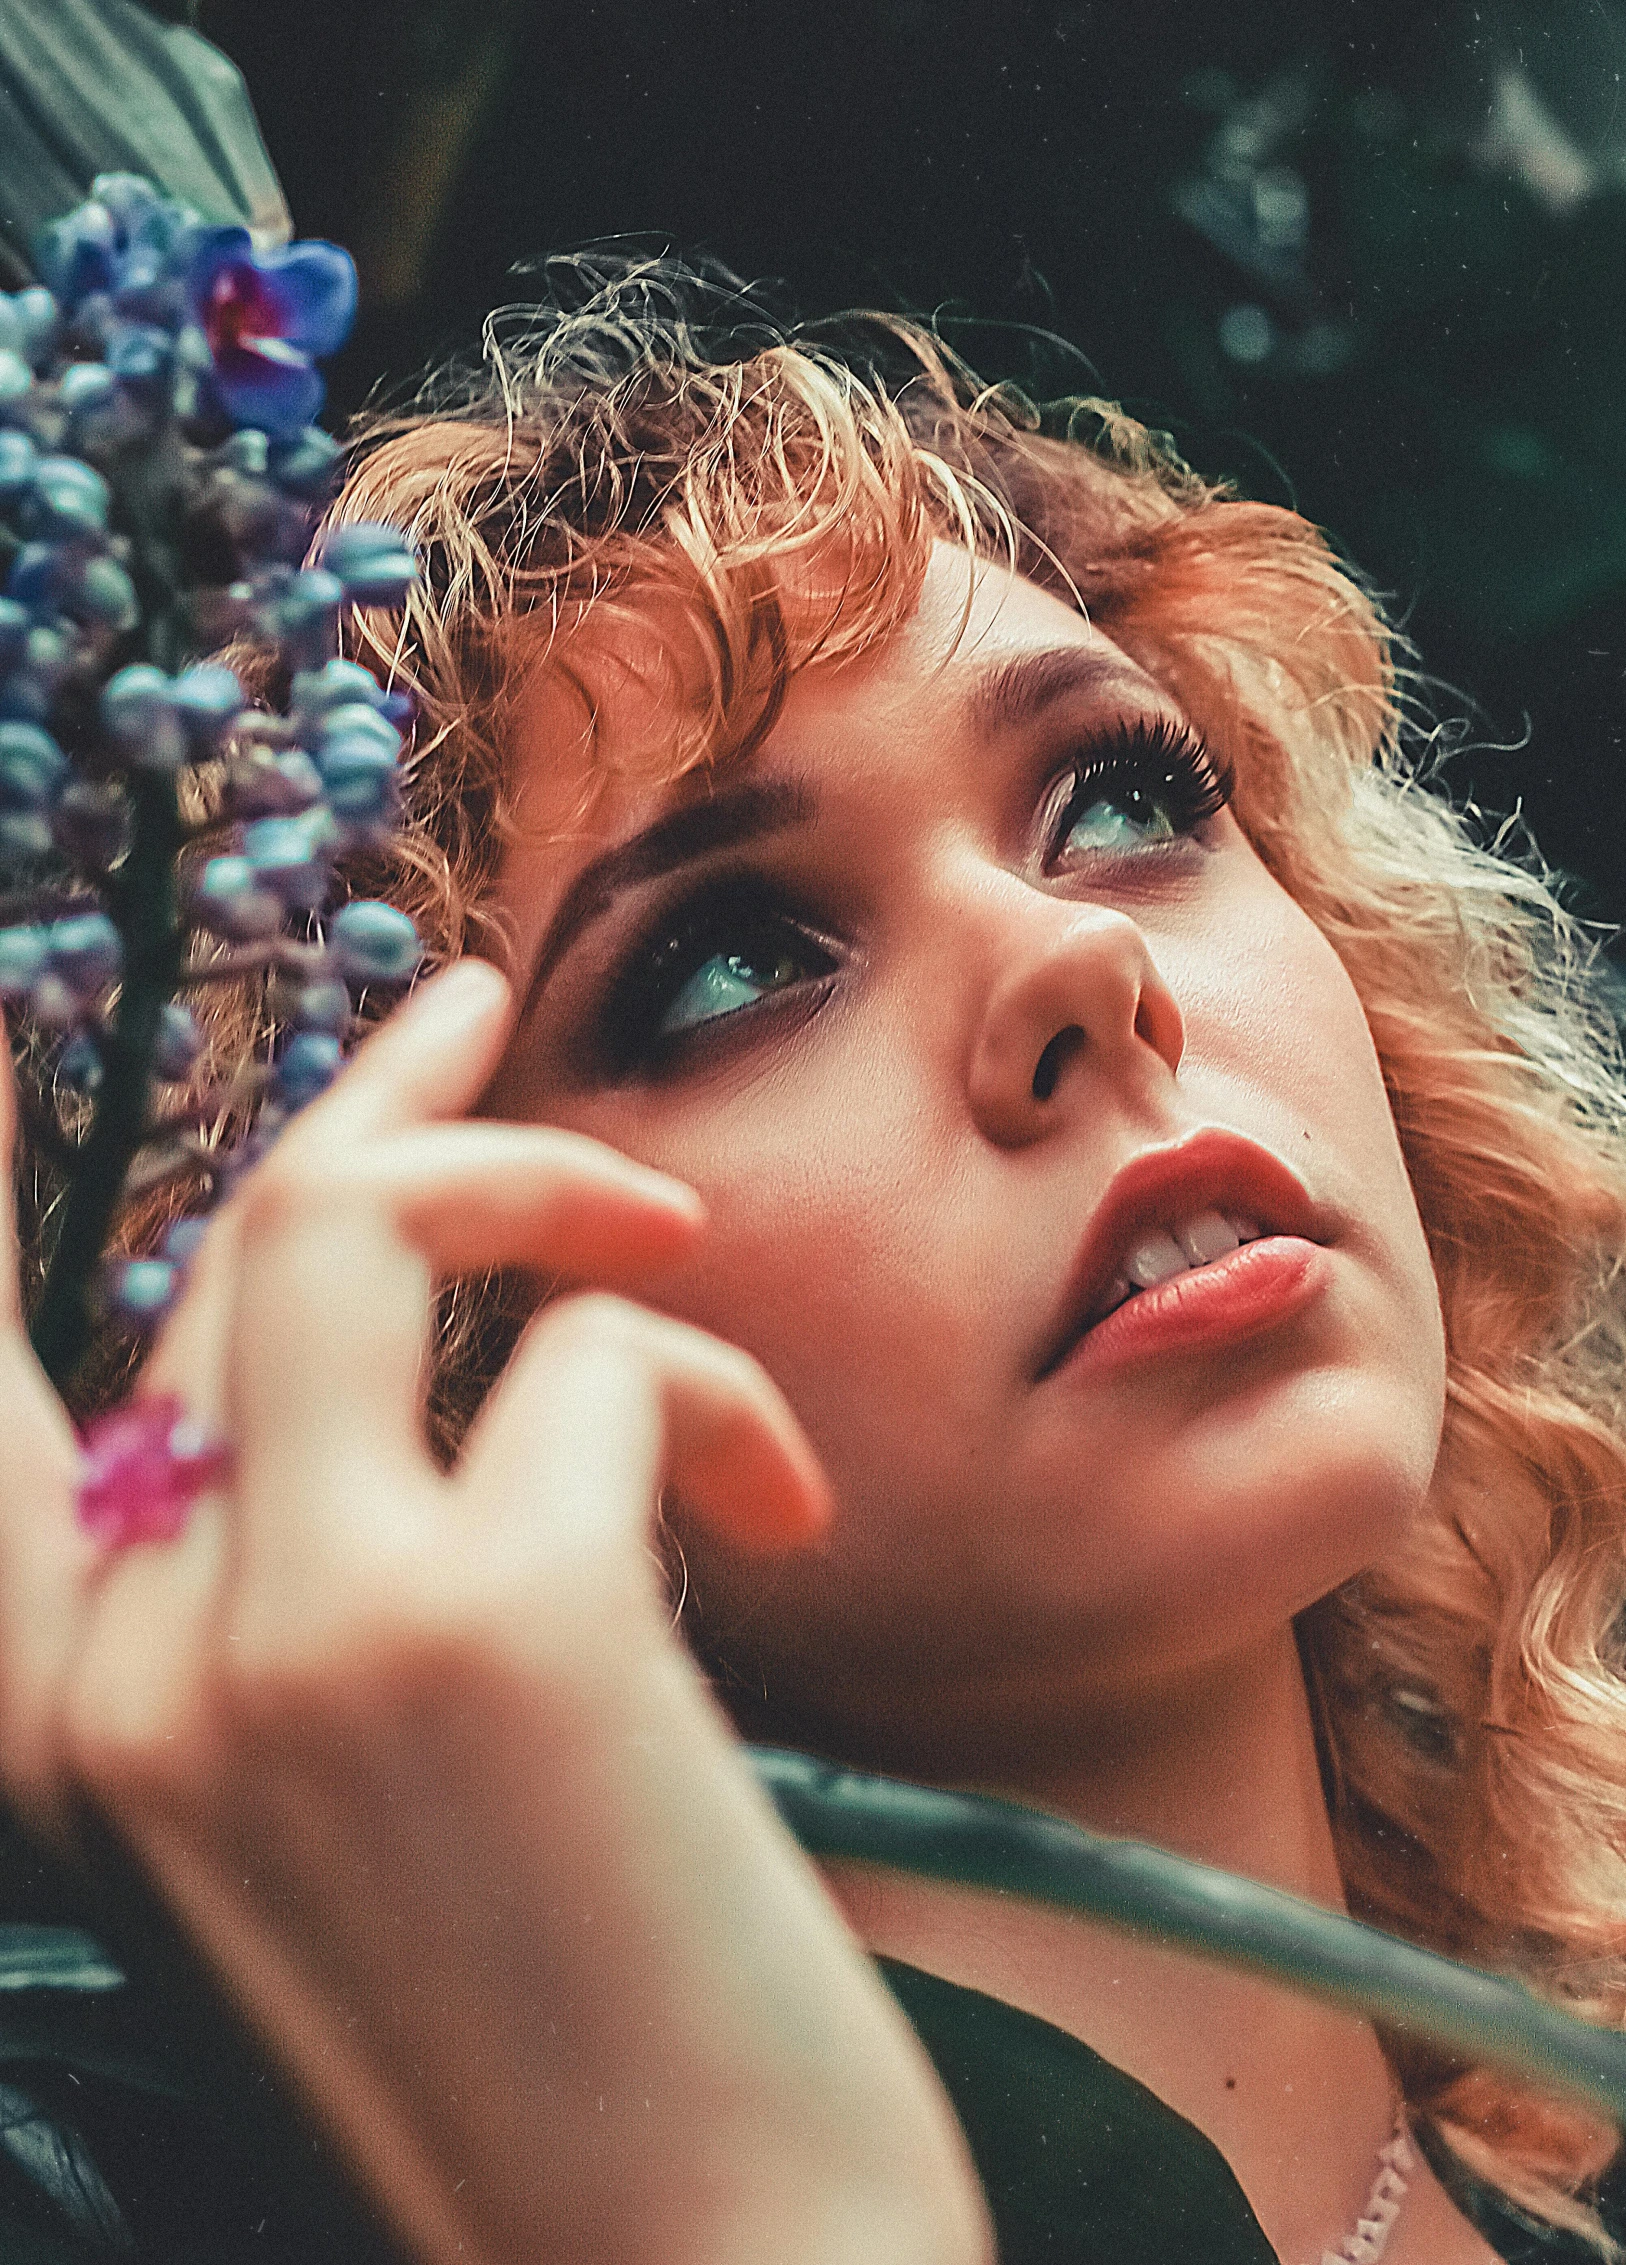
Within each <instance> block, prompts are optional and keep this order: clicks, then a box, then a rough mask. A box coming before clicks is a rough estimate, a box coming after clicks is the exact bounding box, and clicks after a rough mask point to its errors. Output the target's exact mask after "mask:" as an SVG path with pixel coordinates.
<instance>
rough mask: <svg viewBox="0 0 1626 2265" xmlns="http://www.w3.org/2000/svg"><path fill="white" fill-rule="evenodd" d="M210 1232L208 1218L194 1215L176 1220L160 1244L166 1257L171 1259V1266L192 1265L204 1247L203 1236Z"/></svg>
mask: <svg viewBox="0 0 1626 2265" xmlns="http://www.w3.org/2000/svg"><path fill="white" fill-rule="evenodd" d="M208 1232H209V1222H208V1220H207V1219H200V1218H197V1217H196V1216H194V1217H192V1218H188V1219H177V1220H175V1221H174V1222H173V1223H172V1225H171V1226H170V1228H169V1230H168V1232H167V1233H166V1234H165V1236H164V1240H163V1242H162V1244H161V1245H160V1248H161V1250H162V1252H163V1255H164V1257H165V1258H167V1259H168V1260H169V1263H170V1264H171V1266H190V1265H191V1263H192V1261H193V1259H195V1258H196V1257H197V1255H198V1252H199V1250H200V1249H201V1248H202V1245H203V1238H204V1236H205V1235H206V1234H207V1233H208Z"/></svg>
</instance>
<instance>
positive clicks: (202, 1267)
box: [137, 1202, 242, 1431]
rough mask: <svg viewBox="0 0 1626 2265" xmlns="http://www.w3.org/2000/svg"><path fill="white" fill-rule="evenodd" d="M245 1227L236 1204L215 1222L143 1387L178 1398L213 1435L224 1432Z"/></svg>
mask: <svg viewBox="0 0 1626 2265" xmlns="http://www.w3.org/2000/svg"><path fill="white" fill-rule="evenodd" d="M241 1229H242V1211H241V1208H240V1206H239V1205H238V1204H237V1203H236V1202H230V1203H225V1204H222V1205H221V1207H220V1209H219V1210H218V1211H216V1212H215V1213H214V1214H213V1216H212V1217H211V1218H210V1221H209V1227H208V1232H207V1233H206V1234H205V1236H204V1238H203V1241H202V1242H201V1243H200V1245H199V1246H198V1249H197V1250H196V1252H195V1253H194V1254H193V1256H192V1258H191V1260H190V1262H189V1263H188V1265H187V1269H186V1281H185V1284H184V1286H183V1287H182V1290H181V1295H180V1298H179V1300H178V1301H177V1303H176V1306H175V1309H174V1311H173V1312H172V1313H171V1314H170V1316H169V1318H168V1319H167V1320H166V1321H165V1323H164V1326H163V1329H162V1331H161V1332H160V1334H159V1337H158V1340H157V1342H156V1343H155V1345H154V1346H153V1349H152V1351H151V1352H150V1353H149V1354H148V1356H147V1360H146V1365H145V1366H144V1367H143V1369H142V1371H141V1382H140V1384H139V1386H138V1388H137V1389H138V1391H139V1392H140V1393H142V1394H147V1393H153V1392H173V1393H175V1394H177V1395H178V1396H179V1398H180V1399H182V1400H184V1401H185V1403H186V1406H187V1408H188V1410H189V1411H190V1413H191V1414H192V1415H194V1416H196V1418H197V1419H198V1421H199V1422H200V1423H201V1424H203V1425H205V1426H206V1427H207V1429H209V1430H210V1431H219V1430H220V1429H221V1427H222V1425H223V1424H224V1422H225V1416H226V1404H225V1401H226V1395H225V1374H226V1346H227V1340H228V1337H229V1335H230V1331H231V1317H232V1309H233V1306H234V1304H235V1301H236V1296H237V1276H238V1270H239V1268H240V1266H241V1264H242V1259H241V1239H242V1238H241Z"/></svg>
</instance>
